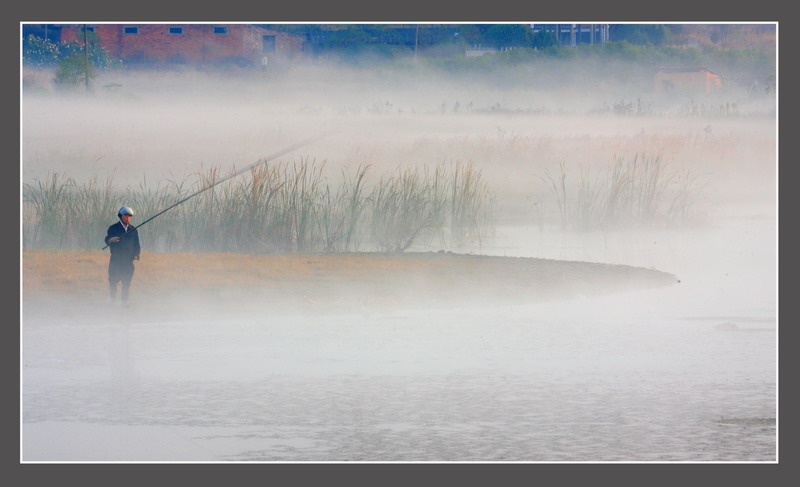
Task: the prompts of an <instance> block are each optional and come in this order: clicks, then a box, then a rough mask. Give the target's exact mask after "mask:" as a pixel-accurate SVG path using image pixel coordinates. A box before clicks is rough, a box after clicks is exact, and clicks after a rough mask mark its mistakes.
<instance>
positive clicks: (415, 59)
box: [414, 24, 419, 63]
mask: <svg viewBox="0 0 800 487" xmlns="http://www.w3.org/2000/svg"><path fill="white" fill-rule="evenodd" d="M418 46H419V24H417V28H416V31H415V32H414V62H415V63H416V62H417V47H418Z"/></svg>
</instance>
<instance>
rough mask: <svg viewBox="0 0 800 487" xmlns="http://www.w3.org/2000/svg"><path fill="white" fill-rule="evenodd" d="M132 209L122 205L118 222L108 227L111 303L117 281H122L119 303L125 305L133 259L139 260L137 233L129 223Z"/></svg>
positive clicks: (139, 249)
mask: <svg viewBox="0 0 800 487" xmlns="http://www.w3.org/2000/svg"><path fill="white" fill-rule="evenodd" d="M132 216H133V209H131V208H129V207H127V206H123V207H122V208H120V209H119V212H117V218H119V222H117V223H115V224H113V225H111V226H110V227H108V232H107V234H106V239H105V240H106V245H108V246H109V247H110V249H111V259H110V260H109V262H108V285H109V291H110V294H111V303H112V304H113V303H114V302H115V301H116V299H117V283H118V282H121V283H122V295H121V296H120V300H121V304H122V305H123V306H127V303H128V291H129V290H130V287H131V280H132V279H133V261H134V260H139V252H140V251H141V247H140V246H139V233H138V232H137V231H136V227H134V226H133V225H131V217H132Z"/></svg>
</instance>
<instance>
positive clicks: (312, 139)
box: [100, 132, 330, 250]
mask: <svg viewBox="0 0 800 487" xmlns="http://www.w3.org/2000/svg"><path fill="white" fill-rule="evenodd" d="M329 133H330V132H326V133H323V134H319V135H316V136H314V137H309V138H307V139H303V140H301V141H300V142H297V143H296V144H293V145H290V146H289V147H286V148H285V149H281V150H279V151H278V152H275V153H274V154H270V155H268V156H267V157H265V158H264V159H259V160H258V161H256V162H254V163H253V164H250V165H249V166H247V167H245V168H242V169H240V170H238V171H236V172H234V173H233V174H229V175H228V176H225V177H224V178H222V179H220V180H219V181H217V182H216V183H213V184H211V185H209V186H206V187H205V188H203V189H201V190H200V191H197V192H196V193H193V194H190V195H189V196H187V197H186V198H183V199H182V200H180V201H178V202H177V203H175V204H173V205H172V206H170V207H168V208H165V209H163V210H161V211H159V212H158V213H156V214H155V215H153V216H151V217H150V218H148V219H147V220H145V221H143V222H142V223H140V224H139V225H137V226H135V227H134V230H139V229H140V228H141V227H143V226H144V225H145V224H146V223H147V222H149V221H152V220H155V219H156V218H158V217H159V216H161V215H163V214H164V213H166V212H168V211H169V210H171V209H173V208H175V207H176V206H179V205H181V204H183V203H185V202H186V201H188V200H190V199H192V198H194V197H195V196H197V195H199V194H201V193H203V192H205V191H208V190H209V189H211V188H213V187H214V186H216V185H218V184H221V183H224V182H225V181H227V180H229V179H231V178H235V177H236V176H239V175H240V174H243V173H246V172H247V171H250V170H252V169H253V168H254V167H256V166H258V165H259V164H264V163H266V162H269V161H271V160H272V159H275V158H276V157H280V156H283V155H286V154H288V153H289V152H292V151H295V150H297V149H299V148H301V147H304V146H306V145H308V144H310V143H312V142H315V141H317V140H319V139H321V138H323V137H325V136H326V135H328V134H329ZM131 233H136V232H135V231H134V232H129V233H124V234H122V235H120V237H119V238H120V239H122V238H124V237H125V236H127V235H129V234H131ZM108 247H109V245H108V244H106V246H105V247H103V248H102V249H100V250H105V249H107V248H108Z"/></svg>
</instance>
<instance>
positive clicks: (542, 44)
mask: <svg viewBox="0 0 800 487" xmlns="http://www.w3.org/2000/svg"><path fill="white" fill-rule="evenodd" d="M531 44H532V45H533V47H535V48H537V49H545V48H547V47H550V46H557V45H558V37H557V36H556V34H555V32H544V31H539V32H536V33H535V34H533V38H532V43H531Z"/></svg>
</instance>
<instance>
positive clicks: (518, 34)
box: [484, 24, 533, 48]
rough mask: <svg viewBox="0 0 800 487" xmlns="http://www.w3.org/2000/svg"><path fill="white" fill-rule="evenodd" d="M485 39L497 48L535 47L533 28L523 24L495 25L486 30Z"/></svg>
mask: <svg viewBox="0 0 800 487" xmlns="http://www.w3.org/2000/svg"><path fill="white" fill-rule="evenodd" d="M484 37H485V38H486V40H487V41H488V42H489V44H490V45H492V46H494V47H497V48H500V47H521V46H524V47H529V46H531V45H533V39H532V37H533V34H532V33H531V28H530V27H529V26H528V25H523V24H494V25H492V26H490V27H489V28H488V29H487V30H486V33H485V34H484Z"/></svg>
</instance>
